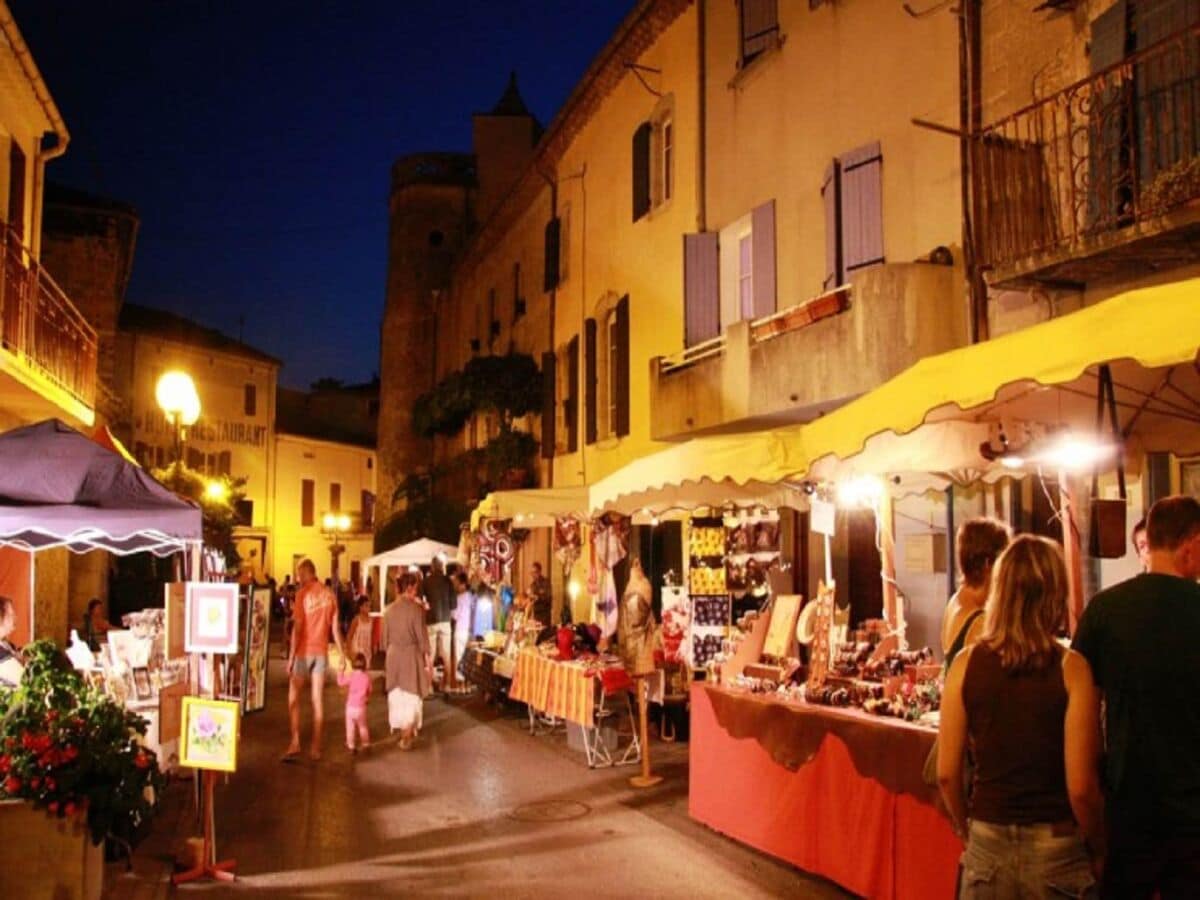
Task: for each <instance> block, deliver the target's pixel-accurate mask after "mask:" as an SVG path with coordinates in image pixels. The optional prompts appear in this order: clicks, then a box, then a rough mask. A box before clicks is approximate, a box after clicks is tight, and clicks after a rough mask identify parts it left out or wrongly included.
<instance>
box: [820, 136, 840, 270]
mask: <svg viewBox="0 0 1200 900" xmlns="http://www.w3.org/2000/svg"><path fill="white" fill-rule="evenodd" d="M821 202H822V203H823V204H824V206H825V280H824V282H823V283H822V285H821V287H822V289H823V290H826V291H828V290H832V289H833V288H835V287H837V286H838V285H839V284H841V283H842V282H843V281H845V269H844V267H843V265H842V240H841V234H842V223H841V214H842V198H841V178H840V173H839V172H838V162H837V160H836V159H835V160H834V161H833V162H831V163H830V164H829V168H828V169H826V170H825V178H824V180H823V181H822V182H821Z"/></svg>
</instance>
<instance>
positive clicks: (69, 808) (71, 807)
mask: <svg viewBox="0 0 1200 900" xmlns="http://www.w3.org/2000/svg"><path fill="white" fill-rule="evenodd" d="M78 809H79V807H77V806H76V805H75V804H74V803H71V802H68V803H67V805H66V807H65V808H64V810H65V812H66V814H67V815H68V816H73V815H75V813H76V812H77V811H78Z"/></svg>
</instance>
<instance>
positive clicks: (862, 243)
mask: <svg viewBox="0 0 1200 900" xmlns="http://www.w3.org/2000/svg"><path fill="white" fill-rule="evenodd" d="M838 163H839V169H840V172H841V199H842V203H841V220H842V221H841V237H842V263H843V266H844V267H845V270H846V274H847V275H849V274H850V273H851V272H854V271H856V270H858V269H862V268H865V267H867V266H873V265H875V264H876V263H881V262H883V155H882V154H881V152H880V149H879V143H878V142H875V143H873V144H867V145H866V146H863V147H859V148H857V149H855V150H851V151H850V152H849V153H845V154H843V155H842V157H841V158H840V159H839V160H838Z"/></svg>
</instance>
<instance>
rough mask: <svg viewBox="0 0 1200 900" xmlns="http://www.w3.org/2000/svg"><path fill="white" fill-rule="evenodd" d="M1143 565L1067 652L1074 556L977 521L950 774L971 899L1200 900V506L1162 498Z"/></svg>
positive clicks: (966, 534) (951, 700) (952, 629)
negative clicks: (1068, 560) (1067, 559)
mask: <svg viewBox="0 0 1200 900" xmlns="http://www.w3.org/2000/svg"><path fill="white" fill-rule="evenodd" d="M1132 539H1133V543H1134V547H1135V550H1136V551H1137V553H1138V556H1139V559H1140V561H1141V564H1142V567H1143V571H1142V573H1141V574H1139V575H1137V576H1135V577H1133V578H1131V579H1129V580H1127V581H1124V582H1122V583H1120V584H1117V585H1115V586H1114V587H1111V588H1108V589H1107V590H1104V591H1101V592H1099V593H1098V594H1097V595H1096V596H1095V597H1093V598H1092V600H1091V602H1090V603H1089V604H1088V605H1087V607H1086V609H1085V610H1084V612H1083V615H1082V617H1081V618H1080V621H1079V623H1078V626H1077V628H1076V630H1075V634H1074V638H1073V640H1072V641H1071V643H1070V644H1069V645H1067V644H1066V642H1065V640H1064V639H1063V635H1064V634H1065V630H1066V625H1067V618H1068V578H1067V569H1066V565H1065V563H1064V559H1063V553H1062V550H1061V549H1060V547H1059V545H1058V544H1056V543H1054V542H1052V541H1049V540H1046V539H1045V538H1040V537H1034V536H1030V535H1022V536H1020V537H1017V538H1016V539H1015V540H1011V541H1010V539H1009V533H1008V529H1007V528H1006V527H1005V526H1004V525H1003V524H1001V523H999V522H994V521H991V520H979V519H977V520H972V521H969V522H967V523H964V525H963V526H962V527H961V529H960V531H959V535H958V557H959V564H960V568H961V571H962V576H963V582H962V586H961V588H960V589H959V591H958V592H957V593H956V595H955V596H954V598H952V600H951V602H950V604H949V605H948V606H947V609H946V616H945V621H944V624H943V629H942V646H943V650H944V651H945V654H946V660H947V672H946V683H945V689H944V694H943V698H942V707H941V723H940V730H939V735H938V745H937V754H936V770H937V779H938V783H939V786H940V789H941V794H942V797H943V799H944V801H945V804H946V807H947V809H948V811H949V813H950V816H951V818H952V821H953V823H954V826H955V829H956V831H957V832H958V833H959V834H960V836H961V837H962V838H963V839H964V840H965V842H966V849H965V852H964V853H963V857H962V866H961V875H960V884H959V893H960V896H962V897H964V898H972V897H1051V896H1068V897H1089V896H1103V897H1114V898H1116V897H1119V898H1150V897H1155V896H1157V897H1161V898H1163V900H1171V898H1176V897H1197V896H1200V708H1197V705H1196V704H1195V703H1194V702H1193V701H1194V699H1195V698H1196V697H1197V696H1200V655H1197V652H1196V648H1195V642H1196V635H1198V634H1200V584H1197V579H1200V502H1198V501H1197V500H1195V499H1193V498H1191V497H1185V496H1175V497H1167V498H1164V499H1162V500H1159V501H1158V502H1157V503H1155V504H1154V505H1153V506H1152V507H1151V509H1150V512H1149V514H1148V516H1147V518H1146V520H1145V521H1144V522H1140V523H1138V525H1137V526H1136V527H1135V528H1134V532H1133V535H1132Z"/></svg>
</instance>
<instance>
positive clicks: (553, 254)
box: [542, 218, 562, 291]
mask: <svg viewBox="0 0 1200 900" xmlns="http://www.w3.org/2000/svg"><path fill="white" fill-rule="evenodd" d="M561 228H562V222H560V221H559V220H558V219H557V218H554V219H551V220H550V221H549V222H547V223H546V274H545V277H544V278H543V279H542V290H544V291H552V290H554V289H555V288H556V287H558V241H559V235H560V230H561Z"/></svg>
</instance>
